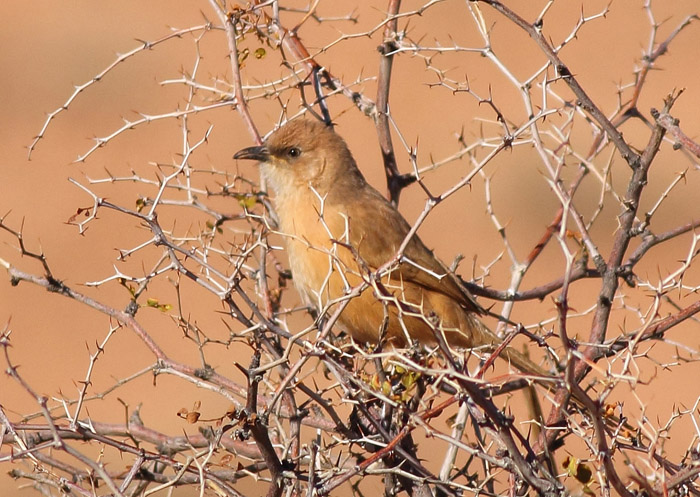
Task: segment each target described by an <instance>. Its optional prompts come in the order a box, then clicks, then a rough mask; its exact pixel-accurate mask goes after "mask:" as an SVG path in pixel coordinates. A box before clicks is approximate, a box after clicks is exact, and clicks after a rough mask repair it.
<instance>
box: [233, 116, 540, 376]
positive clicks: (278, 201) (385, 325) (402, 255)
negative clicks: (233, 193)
mask: <svg viewBox="0 0 700 497" xmlns="http://www.w3.org/2000/svg"><path fill="white" fill-rule="evenodd" d="M234 159H247V160H254V161H258V162H259V164H260V171H261V174H262V176H263V177H264V179H265V180H266V182H267V185H268V186H269V188H270V189H271V190H272V193H274V198H273V205H274V207H275V211H276V214H277V217H278V220H279V231H280V233H281V234H282V235H283V236H284V238H285V239H286V246H287V254H288V257H289V267H290V270H291V273H292V280H293V282H294V285H295V287H296V289H297V291H298V293H299V294H300V296H301V298H302V301H303V302H304V303H305V304H306V305H309V306H311V307H312V308H315V309H316V310H317V311H319V312H321V313H323V312H324V311H326V312H328V311H329V310H331V309H332V308H333V307H334V306H338V305H341V304H342V303H343V301H344V300H347V303H344V304H342V305H345V308H344V309H343V310H342V312H341V313H340V315H339V317H338V320H337V323H336V324H337V326H339V327H340V329H341V330H342V331H345V332H346V333H349V334H350V335H351V336H352V337H353V339H354V340H355V341H356V342H360V343H371V344H377V343H379V342H382V343H386V344H388V345H390V346H393V347H404V346H407V345H410V344H416V343H417V344H419V345H428V346H430V345H435V344H439V343H446V344H448V345H449V346H450V347H451V348H452V347H457V348H464V349H474V348H477V347H486V348H487V349H491V350H493V349H495V348H496V347H497V346H498V345H499V344H500V343H501V340H500V338H499V337H498V336H497V335H496V334H494V333H493V332H492V331H491V330H490V329H489V328H488V327H487V326H486V325H485V324H484V323H483V322H482V321H481V319H480V316H481V315H483V314H484V313H485V311H484V309H483V308H482V307H481V306H480V305H479V304H478V303H477V301H476V300H475V298H474V296H473V295H472V294H471V293H470V292H469V291H468V290H467V289H466V288H465V285H464V284H463V283H462V281H461V280H460V279H459V277H457V276H456V275H455V274H454V273H453V272H452V271H450V270H449V269H448V268H447V267H446V266H445V264H444V263H443V262H441V261H440V260H439V259H438V258H437V257H436V256H435V254H434V253H433V252H432V251H431V250H430V249H428V247H427V246H426V245H425V244H424V243H423V241H422V240H421V239H420V237H419V236H418V235H417V234H412V231H411V225H410V224H409V223H408V221H406V219H405V218H404V217H403V216H402V215H401V213H400V212H399V211H398V210H397V208H396V207H395V206H394V205H393V204H392V203H391V202H389V201H388V200H387V199H386V198H385V197H384V196H383V195H382V194H381V193H380V192H379V191H377V190H376V189H375V188H374V187H373V186H372V185H370V184H369V183H368V182H367V180H366V179H365V177H364V176H363V175H362V173H361V171H360V169H359V168H358V166H357V163H356V161H355V159H354V158H353V155H352V153H351V152H350V149H349V148H348V145H347V144H346V142H345V140H344V139H343V138H342V137H341V136H340V135H339V134H337V133H336V132H335V131H334V130H333V128H332V127H330V126H328V125H326V124H325V123H323V122H320V121H316V120H312V119H306V118H298V119H295V120H291V121H289V122H288V123H286V124H284V125H283V126H280V127H279V128H278V129H277V130H275V131H274V132H272V133H271V134H270V135H269V137H268V138H267V139H266V140H265V141H264V142H263V144H262V145H259V146H253V147H248V148H244V149H242V150H240V151H238V152H236V154H235V155H234ZM409 234H412V236H411V237H410V239H407V237H408V236H409ZM352 289H362V291H361V292H360V293H359V295H355V296H351V295H352V293H351V291H352ZM441 339H443V340H444V341H442V342H441ZM503 350H504V355H505V356H506V357H507V359H508V360H509V361H510V362H511V363H513V364H514V365H515V367H516V368H517V369H519V370H521V371H524V372H530V373H534V374H543V369H542V368H540V367H539V366H537V365H535V364H534V363H533V362H532V361H531V360H530V359H529V358H527V357H526V356H524V355H523V354H520V353H519V352H518V351H516V350H514V349H512V348H511V347H506V348H504V349H503Z"/></svg>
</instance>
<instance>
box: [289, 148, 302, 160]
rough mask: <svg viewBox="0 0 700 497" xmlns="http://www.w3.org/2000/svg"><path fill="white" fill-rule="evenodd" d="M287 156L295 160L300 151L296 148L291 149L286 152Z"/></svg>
mask: <svg viewBox="0 0 700 497" xmlns="http://www.w3.org/2000/svg"><path fill="white" fill-rule="evenodd" d="M287 155H288V156H290V157H291V158H292V159H296V158H297V157H299V156H300V155H301V149H300V148H298V147H291V148H290V149H289V150H287Z"/></svg>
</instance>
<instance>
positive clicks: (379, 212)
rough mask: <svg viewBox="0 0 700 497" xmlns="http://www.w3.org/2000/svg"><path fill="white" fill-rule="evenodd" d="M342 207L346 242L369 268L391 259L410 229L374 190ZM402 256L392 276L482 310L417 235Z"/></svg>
mask: <svg viewBox="0 0 700 497" xmlns="http://www.w3.org/2000/svg"><path fill="white" fill-rule="evenodd" d="M345 206H346V207H348V206H351V207H350V208H349V209H348V212H347V213H346V214H347V216H348V227H349V238H350V242H351V244H352V246H353V247H355V248H356V249H357V251H358V253H359V255H360V257H361V258H362V260H363V261H364V262H365V263H366V264H368V265H369V266H370V267H371V268H372V269H377V268H379V267H381V266H382V265H384V264H386V263H387V262H389V261H391V260H392V259H393V258H394V257H395V256H396V254H397V252H398V250H399V248H400V247H401V244H402V243H403V241H404V239H405V238H406V236H407V235H408V233H409V231H410V229H411V227H410V225H409V224H408V222H406V220H405V219H404V218H403V216H402V215H401V214H400V213H399V212H398V211H397V210H396V208H394V207H393V206H392V205H391V204H390V203H389V202H388V201H387V200H386V199H385V198H384V197H383V196H382V195H381V194H380V193H379V192H377V191H376V190H374V189H367V190H363V191H362V194H358V195H357V197H356V198H354V199H353V201H352V202H349V203H348V202H347V199H346V203H345ZM403 256H404V259H408V261H406V260H404V262H403V263H402V264H401V265H400V266H399V269H398V270H397V271H396V272H395V273H393V274H392V278H397V279H398V278H400V279H401V280H402V281H404V282H407V281H408V282H412V283H415V284H417V285H420V286H422V287H424V288H426V289H428V290H431V291H435V292H440V293H443V294H445V295H448V296H449V297H451V298H453V299H454V300H456V301H457V302H460V303H461V304H462V305H463V306H464V307H465V308H466V309H467V310H469V311H472V312H477V313H482V312H483V309H482V308H481V307H480V306H479V304H478V303H477V302H476V301H475V300H474V297H473V296H472V295H471V294H470V293H469V291H468V290H467V289H466V288H465V287H464V285H463V284H462V283H461V282H460V281H459V280H458V278H457V277H456V276H455V275H454V274H453V273H452V272H451V271H450V270H449V269H447V267H446V266H445V265H444V264H443V263H442V262H441V261H440V260H439V259H438V258H437V257H435V255H434V254H433V253H432V251H430V250H429V249H428V248H427V247H426V246H425V245H424V244H423V242H422V241H421V240H420V238H418V236H414V237H413V238H412V239H411V241H410V242H409V243H408V245H407V246H406V248H405V250H404V252H403ZM409 261H410V262H409ZM397 273H398V274H397Z"/></svg>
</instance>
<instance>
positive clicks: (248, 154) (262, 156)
mask: <svg viewBox="0 0 700 497" xmlns="http://www.w3.org/2000/svg"><path fill="white" fill-rule="evenodd" d="M233 158H234V159H250V160H258V161H261V162H265V161H266V160H267V159H269V158H270V151H269V150H267V148H266V147H264V146H262V145H261V146H257V147H248V148H244V149H243V150H239V151H238V152H236V153H235V154H234V155H233Z"/></svg>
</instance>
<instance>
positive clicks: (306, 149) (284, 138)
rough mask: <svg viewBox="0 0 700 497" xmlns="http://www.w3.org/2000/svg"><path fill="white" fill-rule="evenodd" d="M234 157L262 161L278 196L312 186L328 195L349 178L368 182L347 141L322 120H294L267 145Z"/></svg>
mask: <svg viewBox="0 0 700 497" xmlns="http://www.w3.org/2000/svg"><path fill="white" fill-rule="evenodd" d="M233 157H234V159H251V160H257V161H260V166H261V168H262V172H263V174H264V175H265V177H266V178H267V180H268V181H269V182H270V186H271V187H272V189H273V190H274V192H275V193H276V194H277V195H293V194H294V192H295V191H297V190H298V189H299V188H308V187H309V186H311V187H313V188H314V189H315V190H316V191H317V192H318V193H319V194H320V195H326V194H327V193H328V192H329V191H330V190H331V188H333V187H334V186H339V184H341V183H344V182H346V181H357V180H358V178H359V180H360V181H364V179H362V175H361V174H360V172H359V170H358V169H357V165H356V164H355V160H354V159H353V158H352V155H351V153H350V150H349V149H348V147H347V145H346V144H345V141H344V140H343V139H342V138H341V137H340V136H339V135H337V134H336V133H335V132H334V131H333V129H332V128H331V127H329V126H326V125H325V124H323V123H321V122H319V121H311V120H305V119H297V120H296V121H291V122H289V123H287V124H286V125H284V126H282V127H281V128H279V129H278V130H276V131H275V132H274V133H272V134H271V135H270V136H269V137H268V139H267V140H265V143H264V144H263V145H260V146H256V147H248V148H244V149H243V150H240V151H238V152H236V154H235V155H234V156H233Z"/></svg>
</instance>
